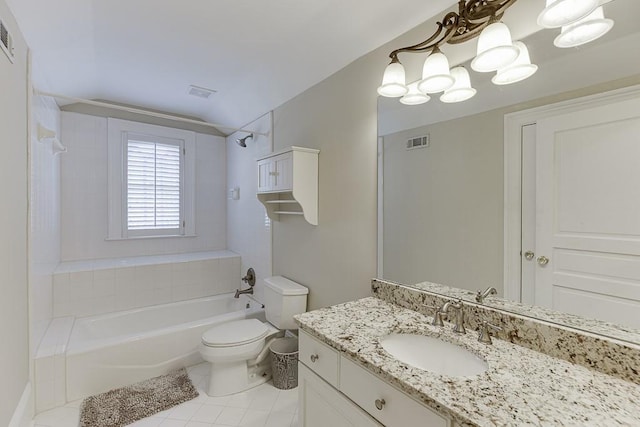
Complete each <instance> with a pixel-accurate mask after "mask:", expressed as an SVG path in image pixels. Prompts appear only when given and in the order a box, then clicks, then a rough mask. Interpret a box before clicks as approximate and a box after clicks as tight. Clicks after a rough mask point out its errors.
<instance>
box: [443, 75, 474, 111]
mask: <svg viewBox="0 0 640 427" xmlns="http://www.w3.org/2000/svg"><path fill="white" fill-rule="evenodd" d="M451 75H452V76H453V78H454V79H455V83H454V84H453V86H451V87H450V88H449V89H447V90H446V91H445V92H444V93H443V94H442V95H441V96H440V101H442V102H446V103H453V102H462V101H466V100H467V99H469V98H471V97H473V96H474V95H475V94H476V90H475V89H474V88H472V87H471V79H470V78H469V72H468V71H467V70H466V69H465V68H464V67H455V68H452V69H451Z"/></svg>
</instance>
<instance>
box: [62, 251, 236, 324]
mask: <svg viewBox="0 0 640 427" xmlns="http://www.w3.org/2000/svg"><path fill="white" fill-rule="evenodd" d="M240 265H241V259H240V255H238V254H236V253H235V252H231V251H215V252H197V253H185V254H176V255H157V256H145V257H132V258H121V259H102V260H94V261H76V262H64V263H61V264H60V265H59V266H58V268H57V269H56V271H55V273H54V275H53V314H54V317H61V316H77V317H83V316H92V315H96V314H105V313H111V312H115V311H121V310H128V309H132V308H139V307H147V306H151V305H158V304H165V303H169V302H177V301H184V300H188V299H194V298H201V297H206V296H213V295H219V294H223V293H227V292H233V291H234V290H235V289H237V288H238V287H239V286H240V284H241V282H240V278H241V276H242V275H241V272H240Z"/></svg>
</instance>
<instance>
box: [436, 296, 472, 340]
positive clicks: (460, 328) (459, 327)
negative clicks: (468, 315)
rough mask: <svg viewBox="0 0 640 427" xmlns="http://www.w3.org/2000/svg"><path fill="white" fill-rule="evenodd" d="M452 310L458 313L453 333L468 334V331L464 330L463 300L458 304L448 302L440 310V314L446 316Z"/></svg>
mask: <svg viewBox="0 0 640 427" xmlns="http://www.w3.org/2000/svg"><path fill="white" fill-rule="evenodd" d="M450 308H452V309H454V310H456V311H457V312H456V318H455V325H454V327H453V332H457V333H459V334H466V333H467V331H466V329H465V328H464V311H462V308H463V305H462V300H461V299H459V300H458V301H456V302H453V301H447V302H446V303H445V304H444V305H443V306H442V308H441V309H440V313H441V314H443V315H446V314H447V312H448V311H449V309H450Z"/></svg>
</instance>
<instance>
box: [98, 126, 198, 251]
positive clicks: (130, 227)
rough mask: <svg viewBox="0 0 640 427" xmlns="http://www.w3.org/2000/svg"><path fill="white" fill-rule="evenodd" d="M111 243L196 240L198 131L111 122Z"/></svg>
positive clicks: (109, 129) (109, 231)
mask: <svg viewBox="0 0 640 427" xmlns="http://www.w3.org/2000/svg"><path fill="white" fill-rule="evenodd" d="M108 153H109V167H108V170H109V227H108V236H107V239H110V240H111V239H115V240H119V239H130V238H141V237H159V236H193V235H195V227H194V220H195V218H194V200H193V199H194V192H195V133H193V132H190V131H184V130H180V129H172V128H165V127H162V126H155V125H147V124H142V123H135V122H128V121H125V120H118V119H109V120H108Z"/></svg>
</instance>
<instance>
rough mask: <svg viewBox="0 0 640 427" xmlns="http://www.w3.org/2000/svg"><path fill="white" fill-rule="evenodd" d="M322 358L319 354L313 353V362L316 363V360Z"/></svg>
mask: <svg viewBox="0 0 640 427" xmlns="http://www.w3.org/2000/svg"><path fill="white" fill-rule="evenodd" d="M319 358H320V356H318V355H317V354H312V355H311V363H316V361H317V360H318V359H319Z"/></svg>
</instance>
